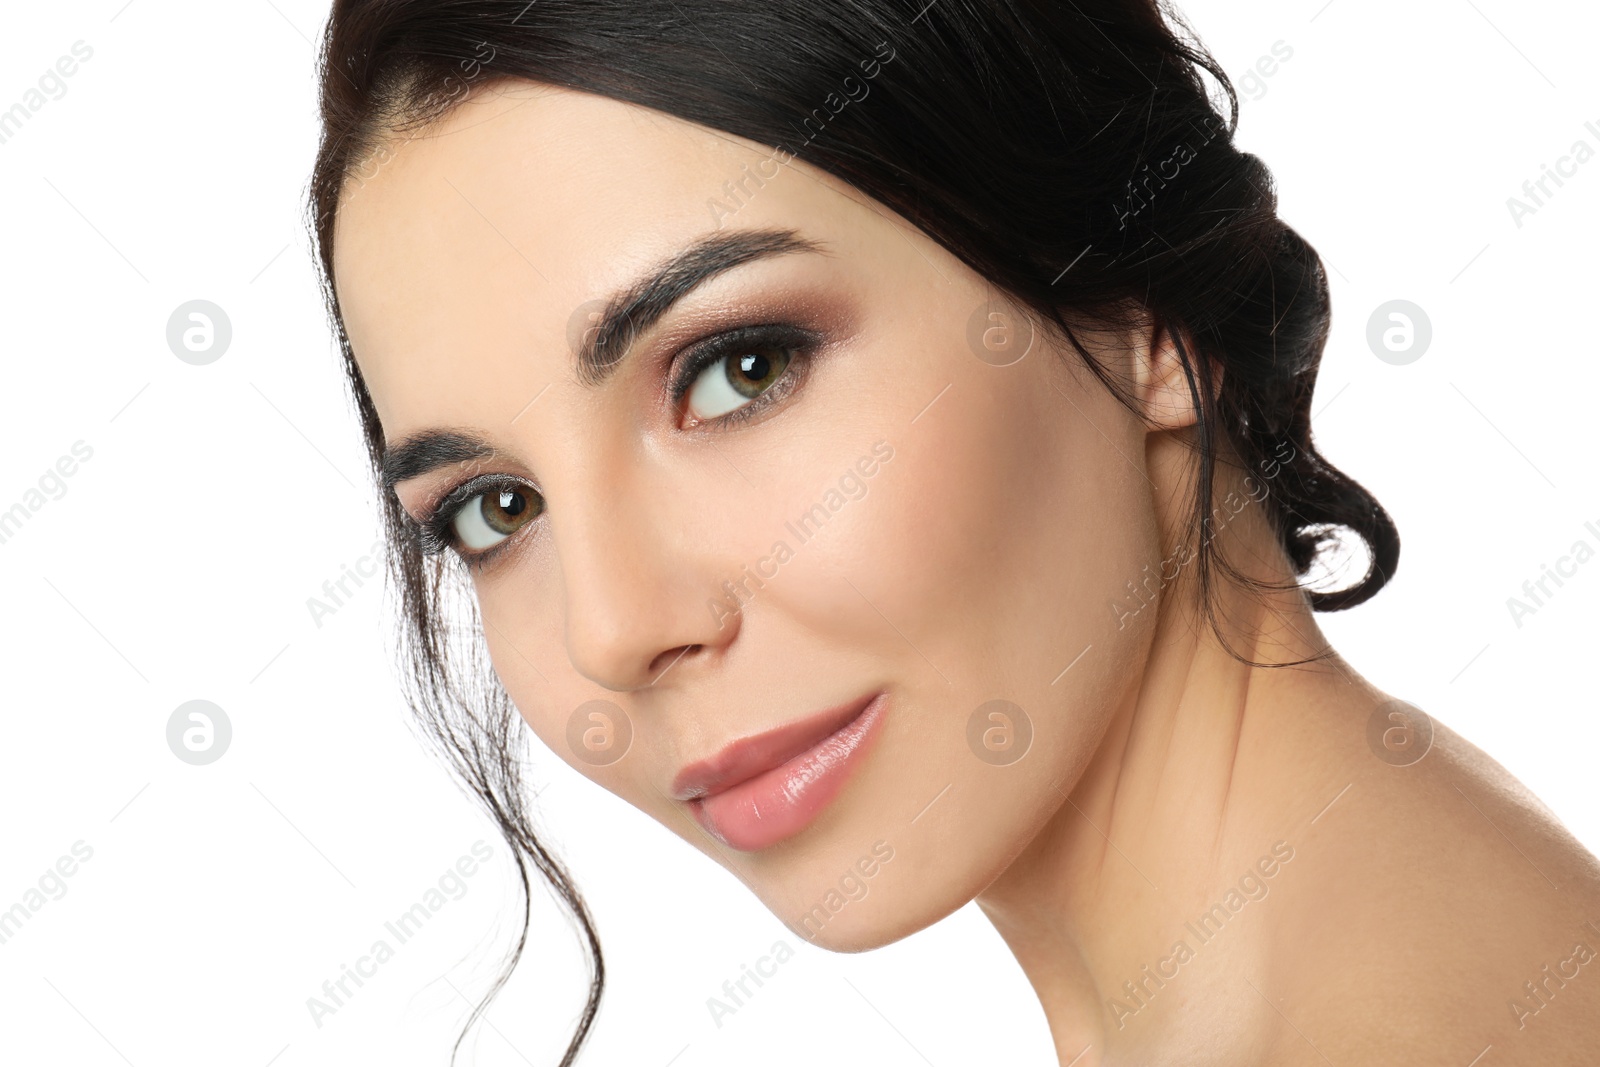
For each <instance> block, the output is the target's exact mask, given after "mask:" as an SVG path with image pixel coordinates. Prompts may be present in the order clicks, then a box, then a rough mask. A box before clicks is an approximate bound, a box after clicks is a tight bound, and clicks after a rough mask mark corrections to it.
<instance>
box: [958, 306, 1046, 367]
mask: <svg viewBox="0 0 1600 1067" xmlns="http://www.w3.org/2000/svg"><path fill="white" fill-rule="evenodd" d="M1033 342H1034V329H1033V320H1032V319H1030V318H1029V317H1028V316H1026V315H1024V314H1021V313H1020V312H1018V311H1017V310H1016V309H1015V308H1013V307H1012V306H1011V305H1009V304H1006V303H1002V302H1000V301H990V300H985V301H984V302H983V303H981V304H979V305H978V306H977V307H975V308H973V309H972V315H971V316H970V317H969V318H968V319H967V347H968V348H970V349H972V354H973V355H975V356H977V357H978V358H979V359H981V360H983V361H984V362H985V363H987V364H989V366H991V367H1009V366H1011V365H1012V364H1013V363H1019V362H1021V361H1022V358H1023V357H1024V356H1026V355H1027V354H1028V353H1029V352H1031V351H1033Z"/></svg>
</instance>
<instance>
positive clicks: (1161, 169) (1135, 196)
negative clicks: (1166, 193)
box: [1112, 112, 1227, 230]
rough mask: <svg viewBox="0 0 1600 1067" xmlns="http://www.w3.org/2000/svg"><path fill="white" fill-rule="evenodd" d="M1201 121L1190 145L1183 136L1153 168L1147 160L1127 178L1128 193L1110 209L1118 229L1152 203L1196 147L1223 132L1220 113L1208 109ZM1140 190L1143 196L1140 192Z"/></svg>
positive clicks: (1189, 160)
mask: <svg viewBox="0 0 1600 1067" xmlns="http://www.w3.org/2000/svg"><path fill="white" fill-rule="evenodd" d="M1200 122H1201V125H1203V126H1204V127H1205V129H1204V130H1194V134H1195V144H1194V145H1193V146H1191V145H1190V143H1189V142H1188V141H1186V140H1184V141H1179V142H1178V143H1177V144H1175V145H1174V146H1173V147H1172V150H1171V152H1170V154H1168V156H1167V157H1166V158H1165V159H1163V160H1162V161H1161V162H1159V163H1157V164H1156V166H1155V169H1154V170H1153V171H1152V170H1151V168H1150V164H1149V163H1142V164H1140V166H1139V172H1138V173H1136V174H1135V175H1134V176H1133V177H1132V178H1129V179H1128V186H1127V189H1128V194H1127V196H1125V197H1123V198H1121V199H1120V200H1118V201H1116V203H1114V204H1112V210H1113V211H1115V212H1116V214H1117V229H1119V230H1125V229H1127V228H1128V220H1129V219H1132V218H1135V217H1137V216H1138V215H1139V214H1140V213H1141V212H1143V211H1144V209H1145V208H1147V207H1149V206H1150V205H1151V204H1152V203H1154V202H1155V198H1156V194H1157V193H1159V192H1160V191H1161V190H1163V189H1165V188H1166V187H1167V183H1168V182H1170V181H1173V180H1174V179H1176V178H1177V177H1178V174H1179V172H1180V171H1182V170H1183V168H1184V167H1185V166H1187V165H1188V164H1189V163H1190V162H1192V161H1193V160H1194V158H1195V157H1196V156H1197V155H1199V149H1201V148H1204V147H1205V146H1206V145H1208V144H1210V143H1211V142H1212V140H1213V139H1214V138H1215V137H1216V136H1217V134H1219V133H1223V132H1224V131H1225V130H1226V128H1227V127H1226V125H1225V124H1224V123H1223V121H1222V119H1221V117H1219V116H1218V115H1216V114H1213V113H1209V112H1208V113H1207V114H1206V117H1205V118H1203V119H1201V120H1200ZM1191 128H1192V127H1191ZM1152 183H1154V184H1153V185H1152ZM1141 191H1142V192H1143V194H1144V195H1143V196H1141V195H1139V194H1140V192H1141Z"/></svg>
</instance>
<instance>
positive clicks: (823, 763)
mask: <svg viewBox="0 0 1600 1067" xmlns="http://www.w3.org/2000/svg"><path fill="white" fill-rule="evenodd" d="M885 699H886V697H885V694H883V693H879V694H878V695H877V696H876V697H874V698H873V699H872V703H870V704H868V705H867V706H866V707H865V708H864V709H863V710H862V712H861V714H860V715H858V716H856V717H855V718H854V719H853V720H851V722H850V723H849V724H848V725H847V726H844V727H843V728H841V729H840V730H839V731H837V732H836V733H832V734H829V735H828V736H827V737H825V738H823V739H822V740H821V741H819V742H817V744H816V745H814V746H813V747H811V748H809V749H807V750H806V751H804V752H802V753H800V755H798V756H795V757H794V758H793V759H791V760H789V761H788V762H787V763H784V764H781V765H779V766H777V767H774V768H772V770H770V771H765V772H763V773H761V774H758V775H756V776H755V777H754V778H750V779H748V780H746V781H743V782H740V783H739V784H738V785H736V786H732V787H730V788H728V789H724V790H723V791H722V792H720V793H715V794H712V795H711V796H708V797H701V798H698V799H696V800H691V801H689V807H690V809H691V810H693V812H694V817H695V818H696V819H697V820H698V821H699V823H700V825H701V826H703V827H705V829H706V831H707V832H708V833H710V834H711V835H712V836H713V837H715V838H716V839H717V840H719V841H721V842H722V843H723V844H725V845H727V846H728V847H729V848H734V849H738V850H739V851H740V852H757V851H760V850H761V849H764V848H768V847H770V846H772V845H775V844H777V843H778V842H779V841H782V840H784V839H786V838H790V837H793V836H794V835H795V834H798V833H799V832H800V831H801V830H804V829H805V828H806V827H807V826H810V825H811V824H812V822H814V821H815V820H816V818H817V816H818V815H820V814H822V809H823V808H825V807H827V806H828V804H829V803H830V802H832V800H833V798H834V797H835V796H837V795H838V794H839V790H840V789H842V788H844V783H845V782H846V781H847V780H848V779H849V777H850V773H851V772H852V771H853V770H854V769H855V767H856V765H857V764H858V763H860V762H861V760H862V758H863V757H864V754H865V752H866V750H867V747H868V744H869V742H871V740H872V739H873V738H874V737H876V736H877V732H878V731H877V726H878V723H880V722H881V721H882V720H883V706H884V702H885Z"/></svg>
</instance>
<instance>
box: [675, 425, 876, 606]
mask: <svg viewBox="0 0 1600 1067" xmlns="http://www.w3.org/2000/svg"><path fill="white" fill-rule="evenodd" d="M893 458H894V446H893V445H891V444H890V443H889V442H888V441H878V442H875V443H874V444H873V446H872V452H871V453H870V454H869V455H865V456H862V457H861V458H859V459H857V460H856V461H855V464H854V465H853V466H851V467H847V468H845V472H844V473H843V474H841V475H840V476H839V477H838V479H836V484H835V485H833V486H830V487H829V488H828V490H827V491H826V492H824V493H823V494H822V497H821V499H819V500H817V501H816V502H815V503H814V504H812V505H811V506H810V507H809V508H806V509H805V510H804V511H802V512H801V513H800V515H799V516H798V517H797V518H795V519H791V520H788V521H786V522H785V523H784V524H783V528H784V530H785V531H786V532H788V534H789V535H790V536H791V537H793V538H794V541H795V546H796V548H797V547H803V546H804V545H805V544H806V543H807V542H808V541H810V540H812V539H813V538H814V537H816V536H817V534H818V533H820V532H821V531H822V529H823V527H825V526H827V524H828V523H829V522H831V521H832V520H833V518H834V516H836V515H838V514H839V512H840V511H842V510H844V507H845V505H846V504H849V503H851V502H852V501H856V500H860V499H862V498H863V497H865V496H866V495H867V488H868V486H867V481H868V480H869V479H871V478H872V477H873V476H874V475H876V474H877V473H878V472H879V471H880V470H882V469H883V467H884V466H885V465H887V464H888V462H889V461H890V460H891V459H893ZM796 548H792V547H790V545H789V542H788V541H787V540H784V539H782V538H779V539H778V540H776V541H774V542H773V543H772V548H771V550H770V551H769V552H768V553H767V554H766V555H764V556H762V557H761V558H760V559H758V560H756V561H755V563H754V565H751V564H746V565H745V566H743V567H741V568H740V571H739V576H738V577H736V578H730V579H728V580H727V581H724V582H723V583H722V592H723V595H722V596H720V597H707V598H706V608H707V610H709V611H710V612H711V619H712V621H713V622H715V623H716V624H717V629H719V630H720V629H722V627H723V626H724V625H725V624H726V622H727V621H728V619H729V618H731V617H733V616H735V615H737V614H739V612H741V611H743V610H744V607H745V605H746V604H748V603H750V602H751V601H752V600H754V599H755V597H756V592H757V591H759V590H761V589H765V588H766V583H767V582H770V581H771V580H772V579H774V578H776V577H777V576H778V571H779V570H780V569H782V568H783V566H784V565H785V564H786V563H788V562H789V561H790V560H792V559H794V558H795V555H796ZM752 571H753V573H752ZM752 583H754V585H755V588H754V589H752V588H751V584H752Z"/></svg>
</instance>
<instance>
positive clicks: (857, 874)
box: [789, 841, 894, 941]
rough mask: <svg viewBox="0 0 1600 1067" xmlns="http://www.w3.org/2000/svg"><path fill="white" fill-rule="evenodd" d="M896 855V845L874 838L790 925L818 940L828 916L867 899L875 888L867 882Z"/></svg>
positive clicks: (806, 936)
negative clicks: (866, 852) (861, 853)
mask: <svg viewBox="0 0 1600 1067" xmlns="http://www.w3.org/2000/svg"><path fill="white" fill-rule="evenodd" d="M892 859H894V846H893V845H891V844H889V842H887V841H874V842H873V843H872V851H871V852H870V853H869V854H868V855H865V856H862V857H861V858H860V859H858V860H856V861H855V863H854V864H852V865H851V866H849V867H846V868H845V871H844V873H843V874H841V875H840V876H839V880H838V882H837V884H836V885H835V886H834V887H832V888H830V889H829V890H828V891H827V892H826V893H824V894H822V899H821V900H819V901H817V902H816V903H815V904H813V905H812V906H811V908H810V910H808V911H807V912H806V913H805V914H804V915H802V916H800V918H798V919H796V920H795V921H794V922H792V923H790V924H789V926H790V929H792V930H794V931H795V932H796V933H798V934H799V935H800V936H802V937H804V938H805V939H806V940H808V941H815V940H816V939H817V935H818V934H820V933H822V928H823V927H824V926H826V925H827V923H828V920H829V919H832V918H833V917H834V916H835V915H837V914H839V913H840V912H841V911H843V910H844V909H845V908H846V907H848V906H849V905H850V904H852V903H854V902H856V901H860V900H865V899H866V898H867V894H868V893H869V892H871V891H872V887H871V886H870V885H869V884H868V882H869V881H870V880H871V879H872V878H875V877H876V876H877V875H878V872H879V871H881V870H882V869H883V865H884V864H886V863H888V862H889V861H890V860H892Z"/></svg>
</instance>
